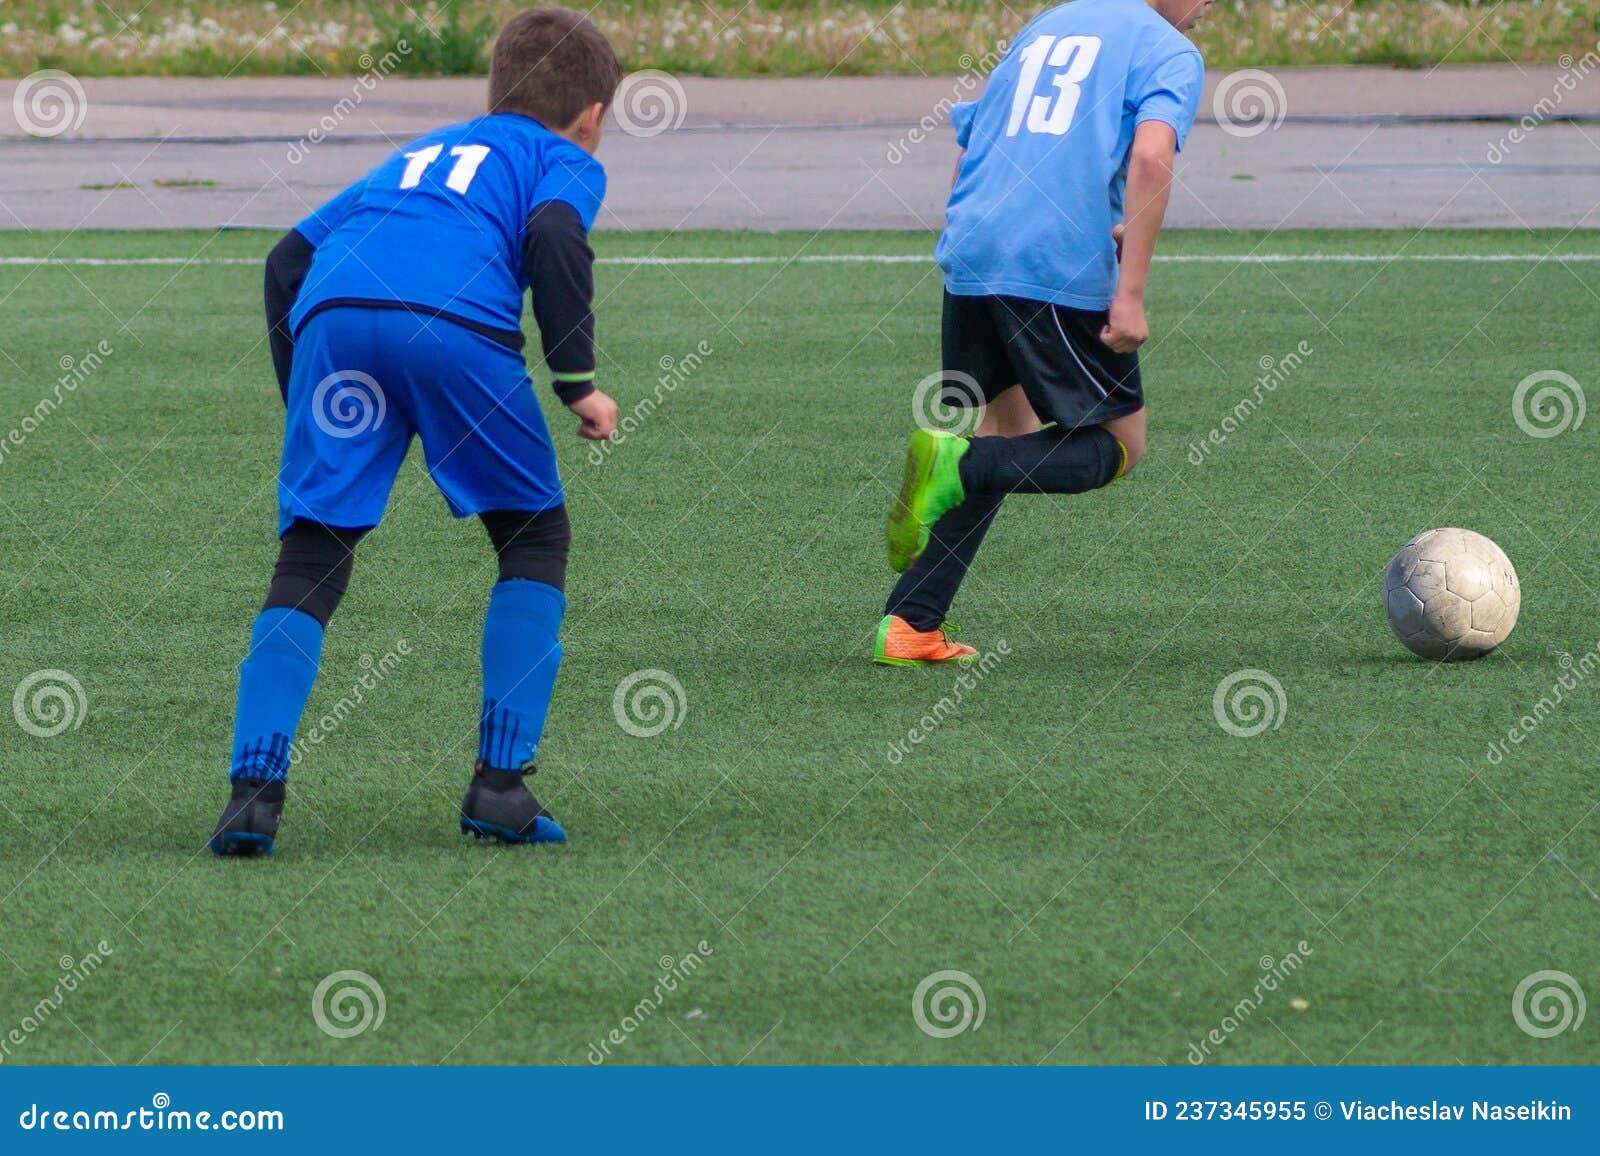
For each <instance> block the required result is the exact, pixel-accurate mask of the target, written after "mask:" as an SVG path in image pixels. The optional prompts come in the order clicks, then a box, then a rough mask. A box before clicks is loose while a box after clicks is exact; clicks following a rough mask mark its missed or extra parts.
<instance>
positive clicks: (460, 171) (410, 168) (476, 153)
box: [400, 144, 489, 193]
mask: <svg viewBox="0 0 1600 1156" xmlns="http://www.w3.org/2000/svg"><path fill="white" fill-rule="evenodd" d="M443 151H444V145H442V144H436V145H429V146H428V147H427V148H425V149H418V150H417V151H416V152H414V153H406V171H405V172H403V173H401V174H400V187H401V188H402V189H414V188H416V187H417V185H418V184H420V183H421V181H422V170H424V169H426V168H427V167H428V166H429V165H431V164H432V163H433V162H434V161H436V160H438V159H439V154H440V153H442V152H443ZM450 155H451V156H453V157H455V158H456V163H455V164H453V165H451V166H450V175H449V176H447V177H446V178H445V179H444V183H445V187H446V188H448V189H451V190H453V191H455V192H458V193H464V192H466V191H467V186H468V185H470V184H472V178H473V177H475V176H477V174H478V166H479V165H481V164H482V163H483V161H484V158H485V157H487V156H488V155H489V146H488V145H456V147H455V148H453V149H451V150H450Z"/></svg>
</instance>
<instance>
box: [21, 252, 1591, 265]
mask: <svg viewBox="0 0 1600 1156" xmlns="http://www.w3.org/2000/svg"><path fill="white" fill-rule="evenodd" d="M1155 260H1156V261H1157V262H1159V263H1161V264H1167V265H1300V264H1326V265H1379V264H1388V263H1389V262H1397V263H1421V262H1430V261H1450V262H1461V263H1465V264H1495V263H1503V262H1518V261H1522V262H1525V261H1534V262H1539V261H1600V253H1401V254H1385V253H1172V254H1163V253H1158V254H1156V257H1155ZM932 261H933V258H932V257H931V256H924V255H922V254H908V253H807V254H803V255H801V256H798V257H782V256H761V257H600V258H597V259H596V261H595V264H597V265H791V264H792V265H848V264H860V265H926V264H930V263H932ZM261 262H262V258H260V257H194V258H189V257H0V265H23V266H37V265H44V266H63V267H65V266H73V267H84V266H88V267H99V266H125V265H260V264H261Z"/></svg>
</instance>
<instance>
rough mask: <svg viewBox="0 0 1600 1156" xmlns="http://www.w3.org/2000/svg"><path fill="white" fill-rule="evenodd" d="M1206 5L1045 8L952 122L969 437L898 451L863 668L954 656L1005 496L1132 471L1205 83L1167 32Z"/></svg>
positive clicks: (959, 361) (1097, 1)
mask: <svg viewBox="0 0 1600 1156" xmlns="http://www.w3.org/2000/svg"><path fill="white" fill-rule="evenodd" d="M1210 3H1211V0H1074V2H1072V3H1069V4H1063V5H1061V6H1060V7H1057V8H1052V9H1051V10H1049V11H1048V12H1045V13H1043V14H1042V15H1040V16H1039V17H1037V18H1036V19H1035V20H1033V21H1032V23H1030V24H1029V25H1028V26H1027V27H1026V28H1024V29H1023V30H1022V31H1021V33H1019V34H1018V36H1017V38H1016V40H1015V41H1013V42H1012V44H1011V46H1010V48H1009V49H1008V50H1007V52H1006V54H1005V56H1004V57H1003V58H1002V59H1001V61H1000V63H999V64H998V65H997V66H996V67H995V69H994V71H993V72H992V73H991V74H990V76H989V81H988V85H987V86H986V88H985V90H984V93H983V95H982V96H981V97H980V98H979V99H978V100H976V101H973V102H970V103H966V104H958V105H956V106H955V107H954V109H952V111H951V119H952V122H953V124H954V126H955V130H956V141H957V143H958V144H959V145H960V146H961V148H962V149H963V150H964V151H963V153H962V156H961V159H960V161H959V163H958V165H957V168H956V176H955V183H954V185H953V187H952V188H951V191H950V202H949V206H948V209H947V210H946V221H945V229H944V234H943V235H942V236H941V237H940V239H939V246H938V250H937V259H938V262H939V266H940V268H941V269H942V270H943V271H944V284H945V297H944V318H943V336H942V345H943V359H944V401H945V403H946V404H947V405H951V406H956V407H969V408H970V407H982V410H983V412H982V416H981V420H980V421H979V422H978V424H977V429H976V434H975V436H972V437H958V436H956V435H954V434H952V433H947V432H942V431H931V430H918V431H917V432H916V433H914V434H913V435H912V437H911V444H910V447H909V448H908V450H907V453H906V462H905V470H904V474H903V477H902V481H901V489H900V494H899V497H898V498H897V500H896V502H895V505H894V507H893V509H892V510H891V512H890V515H889V524H888V533H887V543H888V547H889V562H890V566H891V567H892V568H893V569H894V570H895V571H896V572H898V573H900V574H901V578H900V581H899V582H898V583H897V584H896V585H895V588H894V591H893V593H891V594H890V596H889V601H888V605H887V606H886V607H885V608H884V618H883V620H882V622H881V623H880V624H879V627H878V636H877V645H876V652H875V655H874V657H875V659H876V660H877V661H878V662H882V663H888V664H891V665H918V664H923V663H928V662H944V661H950V660H956V661H964V660H968V659H970V658H971V657H972V656H973V654H974V653H975V652H974V650H973V648H972V647H970V646H966V645H964V644H961V643H957V642H954V641H952V640H951V639H949V638H948V637H947V635H946V634H945V632H944V630H943V629H942V626H943V623H944V620H945V614H946V612H947V611H948V610H949V608H950V603H951V602H952V600H953V599H954V598H955V594H956V591H957V589H958V588H959V587H960V585H961V580H962V579H963V578H964V577H965V576H966V572H967V568H968V567H969V566H970V565H971V563H972V559H973V557H974V555H975V554H976V553H977V550H978V546H979V544H980V543H981V542H982V541H983V536H984V534H985V533H986V532H987V530H988V528H989V524H990V523H991V522H992V521H993V520H994V516H995V514H996V512H997V511H998V510H999V508H1000V504H1001V502H1002V501H1003V500H1004V498H1005V496H1006V495H1007V494H1010V493H1043V494H1075V493H1081V492H1083V491H1085V490H1092V489H1097V488H1099V487H1101V486H1104V485H1107V484H1109V483H1110V482H1112V481H1114V480H1115V479H1117V478H1120V477H1122V476H1123V475H1124V474H1126V473H1127V472H1128V471H1129V470H1131V469H1132V468H1133V466H1134V465H1135V464H1136V463H1137V462H1138V460H1139V458H1140V457H1141V456H1142V455H1143V453H1144V444H1145V410H1144V394H1143V389H1142V385H1141V382H1140V377H1139V359H1138V355H1137V354H1136V353H1135V350H1137V349H1138V348H1139V346H1140V345H1142V344H1144V342H1145V340H1146V339H1147V338H1148V337H1149V327H1148V325H1147V323H1146V321H1145V314H1144V290H1145V280H1146V277H1147V276H1148V274H1149V269H1150V259H1151V257H1152V256H1153V254H1154V252H1155V245H1156V236H1157V234H1158V233H1159V232H1160V230H1161V221H1162V217H1163V216H1164V215H1165V213H1166V207H1167V200H1168V197H1169V195H1170V192H1171V182H1172V165H1173V157H1174V155H1175V154H1176V153H1177V152H1178V150H1180V149H1181V148H1182V147H1183V143H1184V141H1185V140H1186V139H1187V137H1188V135H1189V129H1190V128H1191V127H1192V126H1193V124H1194V118H1195V114H1196V112H1197V111H1198V109H1199V106H1200V91H1201V84H1202V81H1203V79H1204V73H1205V68H1204V64H1203V62H1202V61H1201V59H1200V53H1199V51H1198V50H1197V49H1196V48H1195V47H1194V45H1193V44H1191V43H1190V42H1189V40H1188V38H1187V37H1185V36H1184V35H1183V33H1184V32H1185V31H1186V30H1187V29H1189V28H1190V27H1192V26H1193V25H1194V24H1195V22H1196V21H1197V20H1199V19H1200V17H1201V16H1202V15H1203V14H1204V12H1205V10H1206V9H1207V8H1208V7H1209V6H1210ZM1041 421H1042V422H1045V423H1048V424H1046V425H1045V426H1044V428H1042V429H1041V428H1040V423H1041Z"/></svg>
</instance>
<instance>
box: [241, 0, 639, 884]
mask: <svg viewBox="0 0 1600 1156" xmlns="http://www.w3.org/2000/svg"><path fill="white" fill-rule="evenodd" d="M621 75H622V71H621V66H620V65H619V63H618V61H617V57H616V53H615V52H614V51H613V50H612V47H611V45H610V43H609V42H607V40H606V38H605V36H604V35H603V34H602V33H601V32H600V31H599V30H598V29H597V28H596V27H595V26H594V25H593V24H592V23H591V22H590V21H588V20H587V19H586V18H584V17H583V16H581V15H579V14H578V13H576V12H571V11H569V10H567V9H563V8H535V9H529V10H527V11H524V12H522V13H519V14H518V15H517V16H515V17H513V18H512V19H511V21H510V22H509V23H507V25H506V26H505V28H504V29H503V30H502V31H501V33H500V36H499V38H498V39H497V40H496V41H495V46H494V55H493V61H492V64H491V68H490V75H489V107H488V113H487V114H486V115H484V116H481V117H478V118H476V119H474V120H471V121H467V122H466V123H464V124H457V125H451V126H449V127H446V128H442V129H439V130H438V131H436V132H432V133H429V134H428V135H427V136H424V137H422V138H420V139H419V140H416V141H414V142H412V143H411V144H409V145H407V146H406V147H405V148H403V149H401V150H400V151H399V152H397V153H395V154H394V155H393V156H391V157H390V158H389V159H388V160H387V161H385V162H384V163H383V164H381V165H379V166H378V167H377V168H376V169H374V170H373V171H372V172H371V173H369V174H368V175H367V176H365V177H363V178H362V179H361V180H359V181H357V182H356V183H355V184H354V185H352V186H351V187H350V188H348V189H346V190H345V191H344V192H343V193H341V194H339V195H338V196H337V197H335V198H334V199H333V200H332V201H330V202H328V203H327V204H326V205H324V206H323V207H322V208H320V209H319V210H317V211H316V212H315V213H313V214H312V215H311V216H310V217H308V218H306V219H305V220H304V221H302V222H301V223H300V224H299V225H297V226H296V227H295V228H294V229H293V230H292V231H291V232H290V233H289V234H288V235H286V236H285V237H284V238H283V240H282V241H280V242H279V243H278V245H277V246H276V247H275V248H274V249H273V251H272V254H271V255H270V256H269V257H268V259H267V272H266V307H267V322H268V328H269V336H270V339H271V344H272V356H273V364H274V367H275V368H276V370H277V374H278V382H279V387H280V388H281V389H282V391H283V394H284V401H285V404H286V406H287V419H286V423H285V430H284V446H283V463H282V469H281V471H280V473H279V480H278V532H279V536H280V538H281V543H282V544H281V550H280V553H279V557H278V564H277V567H276V569H275V570H274V572H273V576H272V583H271V587H270V589H269V591H268V594H267V600H266V605H265V608H264V609H263V610H262V611H261V613H260V615H259V616H258V617H257V618H256V622H255V627H254V629H253V631H252V633H251V639H250V649H249V653H248V654H247V656H246V658H245V660H244V662H243V664H242V665H241V667H240V679H239V701H238V713H237V718H236V722H235V729H234V741H233V758H232V767H231V772H230V779H231V781H232V796H231V798H230V799H229V801H228V805H227V807H226V808H225V809H224V810H223V812H222V817H221V818H220V819H219V820H218V822H217V825H216V828H215V830H214V832H213V834H212V838H211V844H210V845H211V849H212V850H213V851H216V852H217V853H218V854H222V855H252V854H257V853H267V852H271V851H272V850H273V846H274V840H275V838H276V834H277V828H278V820H279V816H280V814H281V812H282V808H283V800H284V788H285V783H286V781H287V778H288V769H289V756H290V748H291V744H292V743H293V740H294V734H295V730H296V728H297V727H298V725H299V721H300V715H301V712H302V710H303V709H304V707H305V703H306V699H307V697H308V696H309V695H310V693H311V687H312V684H313V682H314V681H315V679H316V675H317V667H318V662H319V659H320V656H321V651H322V638H323V632H324V630H325V628H326V627H327V625H328V620H329V618H330V617H331V616H332V614H333V611H334V609H335V607H337V606H338V604H339V600H340V598H341V597H342V596H343V594H344V592H345V589H346V587H347V585H348V583H349V580H350V574H351V569H352V563H353V560H354V552H355V548H356V544H357V543H358V542H359V541H360V540H361V537H362V535H364V534H365V533H366V532H367V531H368V530H371V529H372V528H373V527H375V526H376V525H377V524H378V523H379V521H381V519H382V517H383V513H384V507H385V505H386V504H387V502H388V497H389V490H390V488H391V487H392V485H393V483H394V479H395V475H396V472H397V471H398V470H399V468H400V464H401V462H402V461H403V460H404V458H405V455H406V452H407V450H408V449H409V447H410V444H411V440H412V438H413V437H414V436H415V437H418V438H420V440H421V441H422V448H423V453H424V455H425V457H426V460H427V464H428V470H429V472H430V473H431V474H432V476H433V479H434V481H435V483H436V484H437V485H438V487H439V489H440V491H441V492H442V493H443V495H444V498H445V501H446V503H447V504H448V506H449V508H450V512H451V513H452V514H454V515H455V516H456V517H458V518H459V517H466V516H468V515H475V516H477V517H478V518H480V519H481V520H482V522H483V524H484V527H485V528H486V529H487V530H488V534H489V539H490V541H491V543H492V544H493V546H494V549H495V551H496V553H497V555H498V558H499V581H498V582H497V583H496V585H495V586H494V589H493V591H492V593H491V595H490V599H489V612H488V617H487V620H486V621H485V623H484V632H483V706H482V712H481V716H480V720H479V728H478V732H479V744H478V757H477V762H476V765H475V767H474V772H473V778H472V781H471V783H470V785H469V786H468V789H467V793H466V797H465V798H464V799H463V800H462V804H461V829H462V830H463V831H464V832H470V833H471V834H473V835H476V836H480V837H487V838H492V839H498V840H502V841H506V842H518V843H532V842H560V841H562V840H563V839H565V837H566V836H565V833H564V832H563V831H562V829H561V826H560V825H559V824H558V823H557V822H556V821H555V820H554V818H552V817H551V816H550V814H549V813H548V812H547V811H546V810H545V809H544V808H543V807H542V806H541V805H540V804H539V801H538V800H537V799H536V798H534V796H533V795H532V794H531V793H530V792H529V790H528V788H527V785H526V782H525V779H526V776H527V775H529V774H531V773H532V772H533V769H534V756H535V753H536V752H537V750H538V745H539V738H540V735H541V732H542V730H543V727H544V720H545V715H546V712H547V711H548V708H549V704H550V696H551V692H552V689H553V687H554V685H555V678H556V669H557V667H558V666H559V664H560V661H561V643H560V641H559V628H560V625H561V619H562V616H563V614H564V613H565V610H566V598H565V593H564V590H565V577H566V565H567V551H568V547H569V545H570V542H571V532H570V529H569V527H568V522H567V514H566V507H565V505H564V503H563V496H562V489H561V482H560V479H559V478H558V477H557V474H556V463H555V451H554V449H553V447H552V446H551V442H550V433H549V430H548V429H547V428H546V426H545V422H544V418H543V416H542V414H541V413H540V410H539V406H538V403H537V401H536V399H535V397H534V395H533V391H532V387H531V382H530V381H529V378H528V374H527V370H526V367H525V366H524V364H523V358H522V352H521V350H522V346H523V337H522V329H521V315H522V296H523V293H524V292H525V291H527V290H529V289H531V291H532V308H533V315H534V319H535V321H536V322H537V324H538V327H539V333H540V337H541V341H542V344H543V351H544V359H545V364H546V366H547V367H548V368H549V371H550V374H551V377H552V378H553V380H554V386H555V391H556V394H557V396H558V397H559V398H560V399H561V401H562V402H563V403H565V404H566V406H567V407H568V408H569V409H571V410H572V411H573V412H574V413H575V414H576V415H577V416H578V418H579V423H580V424H579V428H578V433H579V435H580V436H582V437H585V438H590V439H595V440H599V439H603V438H606V437H608V436H609V435H610V434H611V433H612V432H613V431H614V430H615V428H616V421H617V407H616V404H615V403H614V402H613V401H612V400H611V399H610V398H609V397H607V396H606V395H605V394H604V393H601V392H600V391H598V390H597V389H596V388H595V386H594V376H595V362H594V317H593V313H592V311H591V301H592V299H593V294H594V280H593V261H594V254H593V252H592V251H591V250H590V248H589V245H588V240H587V237H588V231H589V229H590V227H591V226H592V225H593V224H594V219H595V215H596V214H597V213H598V212H599V209H600V203H601V200H602V199H603V197H604V196H605V170H604V169H603V168H602V167H601V165H600V163H599V162H598V161H597V160H595V158H594V152H595V149H596V147H597V146H598V144H599V141H600V131H601V121H602V118H603V117H604V115H605V110H606V107H607V106H608V105H609V104H610V102H611V98H612V96H613V94H614V93H615V90H616V86H617V84H618V82H619V81H620V79H621Z"/></svg>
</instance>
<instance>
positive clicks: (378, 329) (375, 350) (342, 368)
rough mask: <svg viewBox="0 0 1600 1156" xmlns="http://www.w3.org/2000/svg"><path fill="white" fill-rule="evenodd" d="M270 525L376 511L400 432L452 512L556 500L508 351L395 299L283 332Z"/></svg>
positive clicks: (551, 463)
mask: <svg viewBox="0 0 1600 1156" xmlns="http://www.w3.org/2000/svg"><path fill="white" fill-rule="evenodd" d="M288 407H289V410H288V418H287V421H286V424H285V429H284V438H283V466H282V469H281V470H280V471H279V474H278V532H279V533H280V534H282V533H283V532H284V531H286V530H287V529H288V528H289V526H290V524H291V523H292V522H293V521H294V520H295V519H296V518H305V519H308V520H310V521H313V522H320V523H321V524H323V525H325V526H338V527H342V528H348V529H362V528H370V527H373V526H376V525H377V524H378V523H379V522H381V521H382V520H383V513H384V508H385V507H386V506H387V504H388V501H389V491H390V490H391V489H392V488H393V486H394V480H395V476H396V474H397V473H398V472H399V470H400V464H401V463H402V462H403V461H404V460H405V456H406V451H407V450H408V449H409V448H410V446H411V439H412V437H414V436H415V437H419V438H420V439H421V440H422V451H423V455H424V457H425V458H426V460H427V463H428V472H429V473H430V474H431V475H432V476H433V480H434V483H435V484H436V485H437V486H438V487H439V491H440V492H441V493H442V494H443V495H444V499H445V501H446V502H447V503H448V504H449V507H450V512H451V513H452V514H454V515H455V516H456V517H458V518H464V517H468V516H469V515H473V514H481V513H484V512H485V511H488V510H524V511H528V512H538V511H540V510H548V509H550V508H551V507H553V506H558V505H560V504H561V502H562V493H561V480H560V478H559V477H558V476H557V473H556V455H555V448H554V447H553V446H552V445H551V443H550V430H549V428H548V427H547V426H546V425H545V421H544V415H543V413H541V412H540V409H539V403H538V401H537V399H536V398H535V397H534V394H533V385H532V382H531V381H530V380H529V378H528V373H527V368H526V366H524V364H523V361H522V354H521V352H520V351H518V350H515V349H511V348H510V347H508V346H505V345H501V344H500V343H498V342H496V341H494V340H493V339H491V338H489V337H485V336H483V335H482V334H479V333H474V332H473V331H472V330H470V329H466V328H464V327H462V326H460V325H456V324H455V323H453V322H450V321H446V320H443V319H441V318H436V317H428V316H425V315H422V314H417V313H412V312H409V311H408V310H405V309H382V308H365V307H358V306H336V307H333V308H330V309H324V310H322V311H320V312H318V313H315V314H313V315H312V316H311V317H310V318H309V319H308V320H307V321H306V323H305V325H304V326H303V327H302V328H301V330H300V333H299V335H298V336H297V337H296V339H295V345H294V361H293V369H292V371H291V374H290V378H289V397H288Z"/></svg>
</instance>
